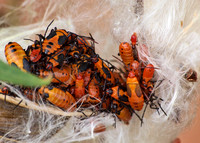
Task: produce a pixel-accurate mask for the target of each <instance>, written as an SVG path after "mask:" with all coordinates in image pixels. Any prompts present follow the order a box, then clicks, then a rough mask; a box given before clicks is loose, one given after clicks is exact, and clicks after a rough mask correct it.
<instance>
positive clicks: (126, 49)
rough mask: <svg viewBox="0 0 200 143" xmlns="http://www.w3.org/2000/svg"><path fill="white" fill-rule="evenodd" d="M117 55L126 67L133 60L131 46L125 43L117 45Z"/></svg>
mask: <svg viewBox="0 0 200 143" xmlns="http://www.w3.org/2000/svg"><path fill="white" fill-rule="evenodd" d="M119 53H120V56H121V58H122V61H123V62H124V64H125V65H126V66H128V65H129V64H130V63H131V62H132V61H133V60H134V58H133V49H132V47H131V45H130V44H129V43H127V42H122V43H121V44H120V45H119Z"/></svg>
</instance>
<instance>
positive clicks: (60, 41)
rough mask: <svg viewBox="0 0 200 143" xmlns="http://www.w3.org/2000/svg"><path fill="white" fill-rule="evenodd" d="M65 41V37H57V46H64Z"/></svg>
mask: <svg viewBox="0 0 200 143" xmlns="http://www.w3.org/2000/svg"><path fill="white" fill-rule="evenodd" d="M66 40H67V37H66V36H65V35H63V36H59V38H58V44H59V45H61V46H62V45H64V44H65V42H66Z"/></svg>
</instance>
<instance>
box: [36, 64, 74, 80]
mask: <svg viewBox="0 0 200 143" xmlns="http://www.w3.org/2000/svg"><path fill="white" fill-rule="evenodd" d="M69 68H70V67H67V66H65V67H62V68H61V69H59V68H57V67H55V68H52V70H51V71H46V70H43V69H41V70H39V71H36V74H37V75H39V76H40V77H46V76H48V75H53V79H52V81H51V82H53V83H65V82H67V81H68V80H69V78H70V74H71V73H69Z"/></svg>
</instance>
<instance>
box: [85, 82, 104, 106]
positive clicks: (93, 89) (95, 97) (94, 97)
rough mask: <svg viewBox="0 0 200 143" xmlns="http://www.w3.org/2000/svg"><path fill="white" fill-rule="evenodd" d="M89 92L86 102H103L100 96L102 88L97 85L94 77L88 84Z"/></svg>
mask: <svg viewBox="0 0 200 143" xmlns="http://www.w3.org/2000/svg"><path fill="white" fill-rule="evenodd" d="M88 94H89V96H87V99H86V102H89V103H91V104H97V103H99V102H101V98H100V96H99V95H100V89H99V86H98V85H95V79H92V81H91V82H90V83H89V86H88Z"/></svg>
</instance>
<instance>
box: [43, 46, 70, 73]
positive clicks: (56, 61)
mask: <svg viewBox="0 0 200 143" xmlns="http://www.w3.org/2000/svg"><path fill="white" fill-rule="evenodd" d="M66 53H67V51H66V50H65V49H59V50H57V51H56V52H55V53H54V54H53V55H51V57H48V58H47V64H46V68H47V69H48V70H50V69H52V68H53V67H56V66H62V65H63V63H64V59H65V55H66Z"/></svg>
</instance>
